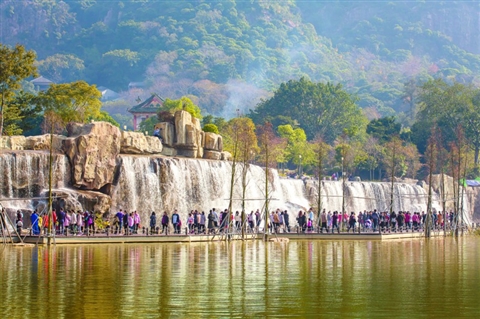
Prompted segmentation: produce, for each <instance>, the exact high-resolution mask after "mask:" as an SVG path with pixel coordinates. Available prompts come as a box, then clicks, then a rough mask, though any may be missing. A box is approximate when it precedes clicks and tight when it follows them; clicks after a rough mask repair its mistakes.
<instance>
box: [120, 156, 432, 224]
mask: <svg viewBox="0 0 480 319" xmlns="http://www.w3.org/2000/svg"><path fill="white" fill-rule="evenodd" d="M120 161H121V163H120V165H119V167H120V170H119V174H118V177H117V181H116V182H115V185H114V191H113V194H112V197H113V204H112V208H113V210H118V209H124V210H126V211H129V212H130V211H133V210H137V211H138V212H139V213H140V214H141V215H142V216H143V218H146V217H147V216H148V215H149V214H150V213H151V212H152V211H155V212H157V214H158V213H159V212H163V211H167V212H169V213H171V212H172V211H173V210H174V209H177V210H178V212H179V213H180V215H181V216H183V217H185V216H186V215H187V214H188V212H190V211H191V210H194V209H197V210H199V211H205V212H206V213H207V212H208V211H209V210H210V209H211V208H216V209H217V211H218V210H221V209H224V208H227V207H228V202H229V201H228V199H229V196H230V179H231V172H232V171H231V170H232V164H231V163H230V162H224V161H208V160H194V159H187V158H170V157H148V156H131V155H121V156H120ZM241 170H242V167H241V165H239V166H237V170H236V171H237V172H236V175H235V186H234V192H233V198H234V201H233V210H234V211H237V210H238V211H240V210H241V197H242V195H241V194H242V186H241ZM317 185H318V182H316V181H310V180H308V181H306V182H304V181H303V180H300V179H286V178H280V177H279V175H278V172H277V171H275V170H272V173H271V177H270V180H269V188H270V189H269V191H270V193H271V202H270V204H269V207H270V209H271V210H274V209H276V208H280V209H282V210H283V209H287V210H288V211H289V213H294V214H295V215H296V213H297V212H298V210H306V209H308V208H309V207H310V206H313V207H316V203H317V196H316V194H317ZM390 188H391V184H390V183H380V182H350V181H349V182H345V208H346V210H347V211H349V212H350V211H354V212H356V213H358V212H360V211H363V210H365V209H366V210H373V209H377V210H381V211H385V210H389V208H390ZM245 197H246V199H247V201H246V205H245V206H246V211H247V213H248V212H250V211H251V210H256V209H262V208H263V207H264V197H265V171H264V169H263V168H261V167H259V166H255V165H250V166H249V169H248V173H247V187H246V196H245ZM322 198H323V207H325V208H326V209H327V210H332V211H334V210H338V211H340V210H341V209H342V182H341V181H322ZM440 207H441V205H440V203H439V200H438V196H437V195H436V194H435V196H434V208H435V209H437V210H439V209H440ZM426 208H427V193H426V191H425V190H424V189H423V188H422V187H420V186H417V185H412V184H406V183H395V184H394V205H393V209H394V210H395V211H399V210H402V211H407V210H409V211H411V212H413V211H416V212H421V211H425V210H426Z"/></svg>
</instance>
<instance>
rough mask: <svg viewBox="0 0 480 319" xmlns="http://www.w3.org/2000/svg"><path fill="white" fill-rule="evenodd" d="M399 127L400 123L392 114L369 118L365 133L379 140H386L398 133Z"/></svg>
mask: <svg viewBox="0 0 480 319" xmlns="http://www.w3.org/2000/svg"><path fill="white" fill-rule="evenodd" d="M400 129H401V125H400V123H397V122H396V121H395V117H394V116H388V117H382V118H380V119H378V120H377V119H375V120H371V121H370V123H368V125H367V133H368V134H370V135H371V136H372V137H374V138H376V139H378V140H379V141H380V142H386V141H388V140H390V139H391V138H392V136H394V135H399V134H400Z"/></svg>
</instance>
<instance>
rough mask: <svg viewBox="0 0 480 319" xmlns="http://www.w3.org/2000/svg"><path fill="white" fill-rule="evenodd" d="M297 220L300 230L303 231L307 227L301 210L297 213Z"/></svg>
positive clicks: (305, 218) (305, 217)
mask: <svg viewBox="0 0 480 319" xmlns="http://www.w3.org/2000/svg"><path fill="white" fill-rule="evenodd" d="M297 221H298V226H299V227H300V229H301V230H302V232H305V229H306V228H307V216H306V215H305V214H304V213H303V212H302V211H300V212H299V213H298V217H297Z"/></svg>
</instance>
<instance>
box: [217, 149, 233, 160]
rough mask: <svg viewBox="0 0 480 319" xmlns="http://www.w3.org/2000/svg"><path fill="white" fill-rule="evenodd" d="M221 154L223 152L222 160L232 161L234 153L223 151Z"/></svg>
mask: <svg viewBox="0 0 480 319" xmlns="http://www.w3.org/2000/svg"><path fill="white" fill-rule="evenodd" d="M221 154H222V157H221V158H220V159H221V160H222V161H231V160H232V159H233V157H232V154H230V152H227V151H223V152H222V153H221Z"/></svg>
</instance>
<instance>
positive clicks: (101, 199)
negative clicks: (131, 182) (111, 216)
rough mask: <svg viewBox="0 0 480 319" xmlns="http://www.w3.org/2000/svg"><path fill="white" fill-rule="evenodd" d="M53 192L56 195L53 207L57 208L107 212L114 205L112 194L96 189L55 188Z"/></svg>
mask: <svg viewBox="0 0 480 319" xmlns="http://www.w3.org/2000/svg"><path fill="white" fill-rule="evenodd" d="M52 193H53V194H54V196H55V201H54V202H53V207H54V208H56V209H65V210H72V209H73V210H75V211H78V210H80V211H84V210H88V211H94V212H100V213H107V212H109V211H110V207H111V205H112V198H111V197H110V196H108V195H105V194H102V193H99V192H95V191H81V190H70V189H61V190H60V189H54V190H53V192H52Z"/></svg>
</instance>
